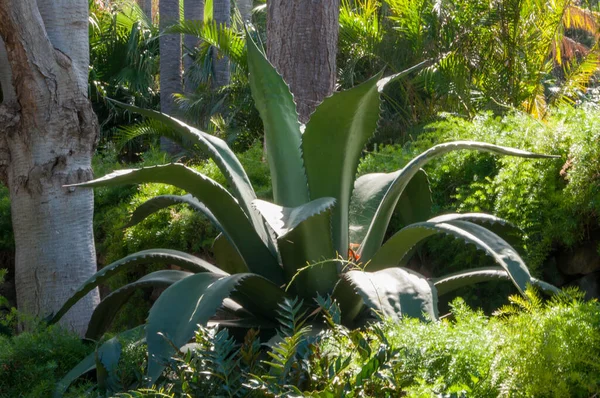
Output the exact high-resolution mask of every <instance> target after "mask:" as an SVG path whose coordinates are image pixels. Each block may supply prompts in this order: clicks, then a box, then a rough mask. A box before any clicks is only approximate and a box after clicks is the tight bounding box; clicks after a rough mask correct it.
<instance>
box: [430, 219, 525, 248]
mask: <svg viewBox="0 0 600 398" xmlns="http://www.w3.org/2000/svg"><path fill="white" fill-rule="evenodd" d="M429 221H430V222H435V223H440V222H449V221H470V222H472V223H475V224H478V225H481V226H482V227H485V228H487V229H489V230H490V231H492V232H493V233H495V234H496V235H498V236H500V237H501V238H502V239H504V240H505V241H507V242H508V243H509V244H510V245H511V246H513V245H518V244H519V243H520V240H519V238H518V236H519V228H518V227H517V226H516V225H514V224H512V223H511V222H510V221H507V220H505V219H503V218H500V217H496V216H493V215H491V214H485V213H452V214H444V215H441V216H437V217H434V218H432V219H430V220H429Z"/></svg>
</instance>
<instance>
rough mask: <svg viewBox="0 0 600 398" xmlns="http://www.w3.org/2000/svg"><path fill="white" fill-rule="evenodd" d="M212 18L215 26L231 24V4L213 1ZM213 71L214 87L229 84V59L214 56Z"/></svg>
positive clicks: (225, 1)
mask: <svg viewBox="0 0 600 398" xmlns="http://www.w3.org/2000/svg"><path fill="white" fill-rule="evenodd" d="M213 18H214V20H215V22H216V23H217V25H226V26H229V25H230V24H231V2H230V0H214V3H213ZM213 70H214V76H215V80H214V83H215V86H216V87H223V86H226V85H227V84H229V80H230V73H229V58H227V57H225V56H223V55H221V54H215V61H214V63H213Z"/></svg>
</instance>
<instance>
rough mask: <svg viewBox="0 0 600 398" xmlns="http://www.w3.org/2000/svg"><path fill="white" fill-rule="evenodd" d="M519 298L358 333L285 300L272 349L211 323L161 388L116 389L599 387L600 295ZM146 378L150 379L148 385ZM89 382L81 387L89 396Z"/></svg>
mask: <svg viewBox="0 0 600 398" xmlns="http://www.w3.org/2000/svg"><path fill="white" fill-rule="evenodd" d="M510 302H511V304H510V305H507V306H505V307H504V308H502V309H500V310H499V311H497V312H496V313H495V314H494V315H493V316H485V315H483V313H481V312H480V311H475V310H472V309H470V308H469V307H468V306H467V305H466V304H465V303H464V301H462V300H461V299H456V300H455V301H454V302H453V303H452V307H451V312H450V314H449V316H447V317H446V318H445V319H443V320H442V321H440V322H429V323H424V322H420V321H419V320H417V319H403V320H401V321H395V320H390V319H388V320H384V321H381V322H374V323H372V324H370V325H368V326H367V327H365V328H361V329H355V330H349V329H347V328H345V327H344V326H343V325H341V324H340V321H341V314H340V309H339V307H337V305H336V304H335V303H333V302H331V301H330V300H321V301H320V302H319V310H320V315H319V318H318V319H319V322H317V323H316V324H315V323H313V324H312V325H309V323H310V322H308V320H307V317H306V314H304V315H303V314H302V312H301V311H299V310H300V306H299V305H298V304H299V302H298V301H296V302H293V301H285V302H284V303H282V305H281V306H280V308H279V311H278V314H279V330H278V336H279V337H278V340H277V341H274V342H273V343H272V345H270V346H269V347H262V348H261V344H260V340H259V337H260V333H261V332H260V331H258V330H251V331H249V332H248V333H247V335H246V336H245V338H244V339H242V340H236V339H235V338H234V337H233V336H232V334H231V333H230V332H229V330H228V329H226V328H225V329H219V328H217V327H214V326H212V327H200V328H199V329H198V330H196V333H195V336H194V339H193V342H192V343H190V344H188V345H186V347H185V349H184V350H182V351H181V352H177V353H175V354H174V356H173V358H172V359H171V360H169V361H168V366H167V369H166V371H165V373H164V374H165V377H164V378H162V379H161V381H160V382H159V383H158V385H156V386H154V387H153V388H150V389H147V388H139V389H137V390H133V391H129V392H127V393H118V394H117V392H118V391H123V390H122V388H123V386H125V385H128V384H127V383H120V385H121V387H120V388H119V389H117V390H112V396H119V397H159V396H160V397H205V396H226V397H242V396H250V397H252V396H256V397H278V396H311V397H335V396H350V397H361V396H377V397H395V396H406V397H431V396H449V397H490V398H491V397H509V396H511V397H514V396H518V397H540V396H543V397H557V398H558V397H566V396H569V397H593V396H594V394H598V392H600V365H599V364H598V363H597V360H596V359H597V357H598V355H600V333H599V332H600V306H599V304H598V302H597V301H587V302H586V301H583V300H582V294H581V293H580V292H577V291H575V290H572V289H571V290H568V291H565V292H563V293H560V294H559V295H556V296H554V297H553V298H552V299H551V300H548V301H542V299H541V297H540V295H539V293H537V292H536V291H534V290H528V291H527V292H526V296H525V297H523V296H519V295H516V296H511V297H510ZM311 326H312V328H313V330H311ZM314 328H318V330H315V329H314ZM126 351H127V353H126V355H125V356H126V358H123V359H121V361H120V362H119V368H120V369H127V368H132V367H135V364H136V363H140V361H142V362H143V355H142V356H141V357H140V354H142V351H140V352H138V353H132V352H131V348H127V350H126ZM122 375H123V379H122V380H123V381H126V380H129V382H131V379H128V377H130V376H128V375H131V373H127V372H125V373H122ZM120 380H121V379H119V381H120ZM142 383H143V380H142V378H141V377H140V378H138V379H137V385H138V386H139V385H142ZM84 385H85V383H84ZM88 387H89V384H88ZM82 388H83V387H82V386H78V387H77V388H76V389H75V390H74V391H85V390H83V389H82ZM126 389H127V388H125V390H126ZM70 394H71V395H72V393H71V392H70ZM87 394H88V396H106V395H102V393H100V392H99V390H97V389H88V390H87ZM115 394H116V395H115ZM108 395H111V393H108Z"/></svg>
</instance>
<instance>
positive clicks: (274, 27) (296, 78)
mask: <svg viewBox="0 0 600 398" xmlns="http://www.w3.org/2000/svg"><path fill="white" fill-rule="evenodd" d="M339 12H340V0H269V1H268V2H267V53H268V57H269V60H270V61H271V63H272V64H273V65H274V66H275V68H277V70H278V71H279V73H281V75H282V76H283V78H284V80H285V81H286V82H287V83H288V84H289V85H290V89H291V91H292V93H293V94H294V99H295V101H296V105H297V108H298V114H299V117H300V121H301V122H302V123H306V122H307V121H308V119H309V117H310V114H311V113H312V112H313V111H314V110H315V108H316V107H317V105H318V104H320V103H321V102H322V101H323V99H324V98H325V97H327V96H329V95H331V94H332V93H333V91H334V90H335V82H336V53H337V42H338V30H339V27H338V24H339Z"/></svg>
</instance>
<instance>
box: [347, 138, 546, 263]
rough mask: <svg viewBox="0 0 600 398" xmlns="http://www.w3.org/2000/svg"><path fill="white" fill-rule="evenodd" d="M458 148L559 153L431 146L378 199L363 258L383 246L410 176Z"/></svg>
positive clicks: (462, 145) (467, 144) (464, 145)
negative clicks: (395, 209)
mask: <svg viewBox="0 0 600 398" xmlns="http://www.w3.org/2000/svg"><path fill="white" fill-rule="evenodd" d="M458 149H471V150H478V151H484V152H491V153H495V154H499V155H511V156H518V157H523V158H556V157H557V156H552V155H541V154H537V153H532V152H527V151H522V150H520V149H514V148H507V147H502V146H498V145H493V144H487V143H483V142H474V141H454V142H448V143H445V144H439V145H436V146H434V147H432V148H430V149H428V150H427V151H425V152H423V153H422V154H420V155H419V156H417V157H415V158H414V159H413V160H411V161H410V162H409V163H408V164H407V165H406V166H405V167H404V168H403V169H401V170H400V171H399V172H398V175H397V176H396V178H395V179H394V181H393V182H392V183H391V185H390V186H389V188H388V190H387V191H386V193H385V194H384V196H383V199H382V200H381V202H380V203H379V205H378V207H377V211H376V212H375V215H374V216H373V220H372V221H371V224H370V226H369V229H368V231H367V234H366V235H365V239H364V240H363V242H362V244H361V246H360V248H359V254H360V255H361V258H363V259H364V260H365V261H366V260H369V259H370V258H371V257H372V256H373V255H374V254H375V252H376V251H377V250H378V249H379V247H380V246H381V243H382V242H383V238H384V235H385V231H386V229H387V226H388V223H389V221H390V218H391V217H392V213H393V211H394V208H395V207H396V203H397V202H398V200H399V198H400V195H401V194H402V191H404V188H406V186H407V185H408V183H409V181H410V179H411V178H412V177H413V176H414V175H415V174H417V173H418V171H419V169H421V168H422V167H423V166H425V165H426V164H427V163H428V162H429V161H431V160H432V159H434V158H436V157H438V156H441V155H443V154H446V153H448V152H451V151H454V150H458Z"/></svg>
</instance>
